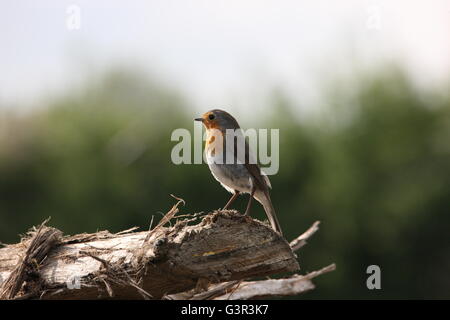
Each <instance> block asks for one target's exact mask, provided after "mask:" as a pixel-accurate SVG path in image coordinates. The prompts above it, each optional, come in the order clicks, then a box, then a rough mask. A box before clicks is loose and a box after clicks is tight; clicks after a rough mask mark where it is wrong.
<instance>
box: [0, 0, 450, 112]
mask: <svg viewBox="0 0 450 320" xmlns="http://www.w3.org/2000/svg"><path fill="white" fill-rule="evenodd" d="M73 5H74V6H75V8H79V10H80V28H79V29H74V30H71V29H70V28H68V26H67V25H68V22H73V21H74V20H70V18H71V17H73V11H71V9H70V8H73V7H71V6H73ZM68 8H69V9H68ZM0 9H1V10H0V70H1V72H0V84H1V85H0V102H2V103H1V104H3V105H7V106H9V107H16V106H17V105H20V104H22V105H23V104H28V105H37V104H39V101H41V100H42V98H43V97H45V96H47V95H51V94H54V93H55V92H59V91H64V90H70V88H71V86H73V85H74V84H75V83H77V81H80V79H83V77H86V76H87V75H89V73H90V72H92V71H93V70H99V71H101V70H104V69H105V68H107V67H108V66H109V65H111V64H115V63H125V64H130V65H136V66H139V68H141V69H143V70H145V71H148V72H149V73H156V74H157V75H158V76H161V77H162V78H163V79H164V82H166V83H169V84H173V85H174V86H175V87H177V88H179V89H180V90H181V91H182V92H183V93H185V95H186V96H188V97H189V98H190V99H191V100H192V102H193V104H195V105H196V106H198V108H199V110H203V109H207V106H222V105H232V106H231V108H232V109H233V108H239V107H240V106H242V105H244V106H247V107H253V105H254V104H258V103H260V102H261V101H263V99H264V98H265V94H266V93H267V92H266V90H267V89H268V88H270V87H271V86H273V85H277V86H281V87H283V88H285V89H286V90H287V91H289V92H290V93H291V94H292V95H293V96H295V97H296V98H298V99H299V101H301V104H302V105H308V104H312V101H314V99H315V97H316V96H317V95H320V87H321V79H323V77H327V76H331V77H335V76H336V75H339V74H345V73H346V72H351V70H353V67H354V65H355V61H356V60H358V61H359V62H360V63H361V64H363V65H368V66H370V65H376V63H377V61H383V60H386V59H387V60H390V59H397V60H399V61H401V62H402V63H403V64H404V66H405V67H406V68H407V70H408V71H409V72H410V73H411V75H412V76H413V77H414V78H415V79H416V80H417V81H418V83H420V84H423V85H425V86H427V85H432V84H433V83H438V82H439V81H442V80H445V79H448V76H449V71H450V40H449V39H450V36H449V31H450V1H449V0H428V1H427V0H418V1H411V0H410V1H363V0H343V1H336V0H329V1H322V0H315V1H300V0H295V1H283V0H278V1H275V0H273V1H272V0H268V1H264V0H258V1H256V0H246V1H242V0H241V1H236V0H224V1H217V0H203V1H199V0H192V1H188V0H179V1H174V0H158V1H151V0H146V1H145V0H144V1H127V2H125V1H115V0H114V1H113V0H104V1H99V0H85V1H81V0H79V1H64V0H53V1H50V0H39V1H35V0H34V1H33V0H29V1H25V0H8V1H2V4H1V7H0ZM72 26H73V24H72Z"/></svg>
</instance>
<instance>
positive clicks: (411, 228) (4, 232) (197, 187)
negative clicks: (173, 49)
mask: <svg viewBox="0 0 450 320" xmlns="http://www.w3.org/2000/svg"><path fill="white" fill-rule="evenodd" d="M393 70H394V71H386V70H381V71H378V72H377V73H367V74H364V75H361V76H360V77H357V79H356V80H357V81H355V83H357V85H349V83H346V82H341V83H336V84H334V85H333V86H332V88H331V90H329V91H328V92H329V96H328V100H327V101H329V103H328V104H327V106H326V107H325V108H324V109H325V110H326V112H325V113H324V116H323V117H320V118H319V119H315V121H299V120H297V119H296V117H295V106H294V103H293V102H291V101H290V100H289V99H288V98H287V97H286V96H284V95H283V94H282V93H276V94H274V96H273V99H272V101H271V102H270V107H271V111H272V114H270V115H269V116H267V117H266V118H265V119H264V120H263V121H262V123H254V124H253V125H254V126H255V127H267V128H280V171H279V173H278V174H277V175H276V176H273V177H271V181H272V185H273V191H272V198H273V202H274V205H275V207H276V209H277V211H278V212H279V217H280V222H281V224H282V226H283V229H284V231H285V235H286V237H287V238H288V239H291V238H293V237H295V236H297V235H298V234H299V233H300V232H302V231H304V230H305V229H306V228H307V227H309V225H311V224H312V223H313V222H314V221H315V220H321V221H322V225H321V230H320V232H319V233H318V234H317V235H315V236H314V238H313V239H312V240H311V241H310V242H311V243H310V245H309V246H307V247H305V248H304V249H303V250H302V251H301V252H300V264H301V266H302V268H303V271H311V270H313V269H317V268H320V267H322V266H324V265H326V264H329V263H332V262H336V263H337V270H336V271H335V272H334V273H332V274H328V275H326V276H323V277H322V278H320V279H317V284H318V286H319V289H318V290H315V291H314V292H312V293H310V294H308V295H306V297H310V298H449V297H450V296H449V291H448V288H449V287H450V277H449V276H448V270H449V269H450V260H449V255H448V253H449V252H450V242H449V241H448V226H449V225H450V215H449V212H448V208H449V200H450V145H449V141H450V99H449V97H448V95H445V94H444V95H441V94H440V92H439V90H436V92H427V93H423V92H420V91H419V90H418V89H416V88H415V87H414V86H413V85H412V84H411V83H409V82H408V79H407V78H406V77H405V76H404V75H403V74H402V73H401V72H400V71H398V70H396V69H395V68H393ZM1 116H2V119H1V122H0V125H1V127H0V240H1V241H2V242H5V243H11V242H16V241H17V240H18V234H19V233H22V232H24V231H25V230H26V229H27V228H28V227H30V226H32V225H36V224H38V223H40V222H42V221H43V220H44V219H45V218H47V217H48V216H51V217H52V220H51V224H52V225H54V226H56V227H58V228H60V229H61V230H63V231H64V232H65V233H71V234H74V233H80V232H93V231H96V230H97V229H109V230H111V231H120V230H123V229H126V228H128V227H131V226H133V225H138V226H141V227H143V228H146V227H147V226H148V224H149V222H150V219H151V216H152V215H155V218H157V219H158V218H159V217H160V215H161V214H160V212H166V211H167V210H168V209H169V208H170V207H171V206H172V204H173V202H174V200H173V199H172V198H170V196H169V194H171V193H172V194H175V195H177V196H180V197H182V198H183V199H185V200H186V201H187V204H186V207H185V208H183V209H182V211H183V212H185V213H189V212H198V211H209V210H212V209H216V208H219V207H221V206H223V205H224V204H225V202H226V201H227V200H228V197H229V195H228V194H227V193H226V191H225V190H223V189H222V188H221V187H220V186H219V184H218V183H217V182H216V181H215V180H214V179H213V177H212V176H211V175H210V173H209V170H208V169H207V167H206V165H205V164H203V165H178V166H177V165H174V164H173V163H172V162H171V159H170V154H171V148H172V147H173V146H174V144H175V142H172V141H170V136H171V132H172V130H174V129H175V128H187V129H189V130H191V129H192V128H193V124H192V118H194V117H195V116H197V114H196V113H195V112H193V111H190V110H189V104H187V103H186V99H183V97H181V96H180V95H179V94H178V93H177V92H176V91H175V90H172V89H171V88H165V87H162V86H161V85H159V84H158V83H157V82H152V81H150V80H149V79H148V78H146V77H143V76H141V75H139V74H138V73H136V72H129V71H123V70H118V71H114V72H111V73H109V74H106V75H104V76H102V77H100V78H99V79H95V80H92V81H90V82H89V83H87V84H86V87H84V88H81V89H79V90H78V91H76V92H74V93H71V94H68V95H67V96H64V97H61V98H58V99H55V100H54V101H51V103H50V104H49V106H48V108H46V109H44V110H42V109H38V110H36V111H34V112H32V113H27V114H25V115H20V116H19V115H17V114H7V113H6V112H4V114H2V115H1ZM191 131H192V130H191ZM246 201H247V197H241V199H240V200H238V201H237V204H236V206H237V208H238V209H243V208H244V206H245V202H246ZM252 214H254V215H255V216H256V217H258V218H260V219H262V218H264V214H263V210H262V208H260V207H259V206H257V205H255V206H254V208H253V209H252ZM371 264H377V265H379V266H380V267H381V270H382V290H379V291H377V290H375V291H369V290H368V289H367V288H366V286H365V281H366V278H367V275H366V273H365V271H366V268H367V266H369V265H371Z"/></svg>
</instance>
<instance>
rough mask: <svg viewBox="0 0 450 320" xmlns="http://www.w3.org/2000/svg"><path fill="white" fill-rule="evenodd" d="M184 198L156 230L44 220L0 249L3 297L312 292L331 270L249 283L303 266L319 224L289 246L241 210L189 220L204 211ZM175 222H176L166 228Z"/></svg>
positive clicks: (232, 295) (238, 295) (182, 296)
mask: <svg viewBox="0 0 450 320" xmlns="http://www.w3.org/2000/svg"><path fill="white" fill-rule="evenodd" d="M178 200H179V202H178V203H177V204H176V205H175V206H174V207H173V208H172V209H171V210H170V211H169V212H168V214H166V216H165V217H164V218H163V219H162V220H161V222H160V223H159V224H158V225H157V226H156V227H155V228H153V229H152V230H151V231H145V232H133V231H134V230H135V228H131V229H129V230H125V231H122V232H119V233H116V234H111V233H109V232H108V231H100V232H97V233H94V234H79V235H75V236H65V237H63V236H62V233H61V232H60V231H59V230H57V229H54V228H50V227H47V226H45V223H43V224H42V225H41V226H40V227H39V228H38V229H34V230H32V232H30V233H29V234H28V236H27V237H26V238H25V239H23V240H22V241H21V242H20V243H18V244H14V245H7V246H6V247H5V248H2V249H0V297H1V298H2V299H30V298H41V299H99V298H120V299H135V298H144V299H161V298H165V299H251V298H254V297H261V296H269V295H277V296H281V295H291V294H298V293H301V292H304V291H306V290H310V289H312V288H313V287H314V286H313V285H312V283H311V281H310V280H311V279H312V277H313V276H311V275H312V274H314V276H317V275H320V274H323V273H325V272H328V271H331V270H332V269H331V267H329V268H328V269H325V271H324V269H322V270H319V271H317V272H316V273H310V274H308V275H305V276H300V275H295V276H293V277H290V278H286V279H277V280H263V281H243V280H246V279H251V278H254V277H261V276H270V275H276V274H279V273H285V272H295V271H298V270H299V265H298V262H297V259H296V255H295V253H294V251H295V250H297V249H298V248H300V246H299V245H298V244H299V243H302V245H304V243H306V239H308V238H309V237H310V236H311V235H312V234H313V233H314V232H315V231H317V224H318V223H316V224H314V225H313V226H312V227H311V228H310V229H309V230H308V231H307V232H305V233H304V234H303V235H301V236H300V237H298V238H297V239H296V240H294V241H292V242H291V245H289V243H288V242H287V241H286V240H285V239H284V238H283V237H281V236H279V235H278V234H277V233H276V232H274V231H273V230H272V229H271V228H270V227H269V226H268V225H267V224H265V223H262V222H260V221H257V220H255V219H252V218H251V217H248V216H243V215H241V214H240V213H238V212H237V211H234V210H224V211H215V212H212V213H209V214H208V215H206V216H204V217H203V219H202V220H201V222H200V223H198V224H196V225H189V223H192V222H193V221H194V220H195V219H197V218H198V215H195V216H192V215H191V216H190V218H191V219H189V218H188V219H181V218H182V217H185V215H183V216H178V217H177V216H176V214H177V213H178V208H177V207H178V205H179V204H180V203H181V202H182V200H181V199H178ZM192 217H194V219H192ZM172 219H176V221H177V222H176V223H175V224H174V225H173V226H171V227H165V226H164V225H165V224H167V223H168V222H170V220H172ZM311 230H312V231H311ZM283 288H284V289H283Z"/></svg>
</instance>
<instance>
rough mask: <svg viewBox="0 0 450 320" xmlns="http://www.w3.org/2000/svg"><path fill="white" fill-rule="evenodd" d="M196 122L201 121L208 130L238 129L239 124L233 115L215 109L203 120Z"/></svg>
mask: <svg viewBox="0 0 450 320" xmlns="http://www.w3.org/2000/svg"><path fill="white" fill-rule="evenodd" d="M194 120H196V121H201V122H202V123H203V125H204V126H205V128H206V129H218V130H226V129H238V128H239V124H238V123H237V121H236V119H235V118H233V116H232V115H231V114H229V113H228V112H226V111H223V110H220V109H214V110H211V111H208V112H205V113H204V114H203V116H202V117H201V118H195V119H194Z"/></svg>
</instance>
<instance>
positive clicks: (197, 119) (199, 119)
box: [194, 118, 203, 122]
mask: <svg viewBox="0 0 450 320" xmlns="http://www.w3.org/2000/svg"><path fill="white" fill-rule="evenodd" d="M194 120H195V121H201V122H203V118H195V119H194Z"/></svg>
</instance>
